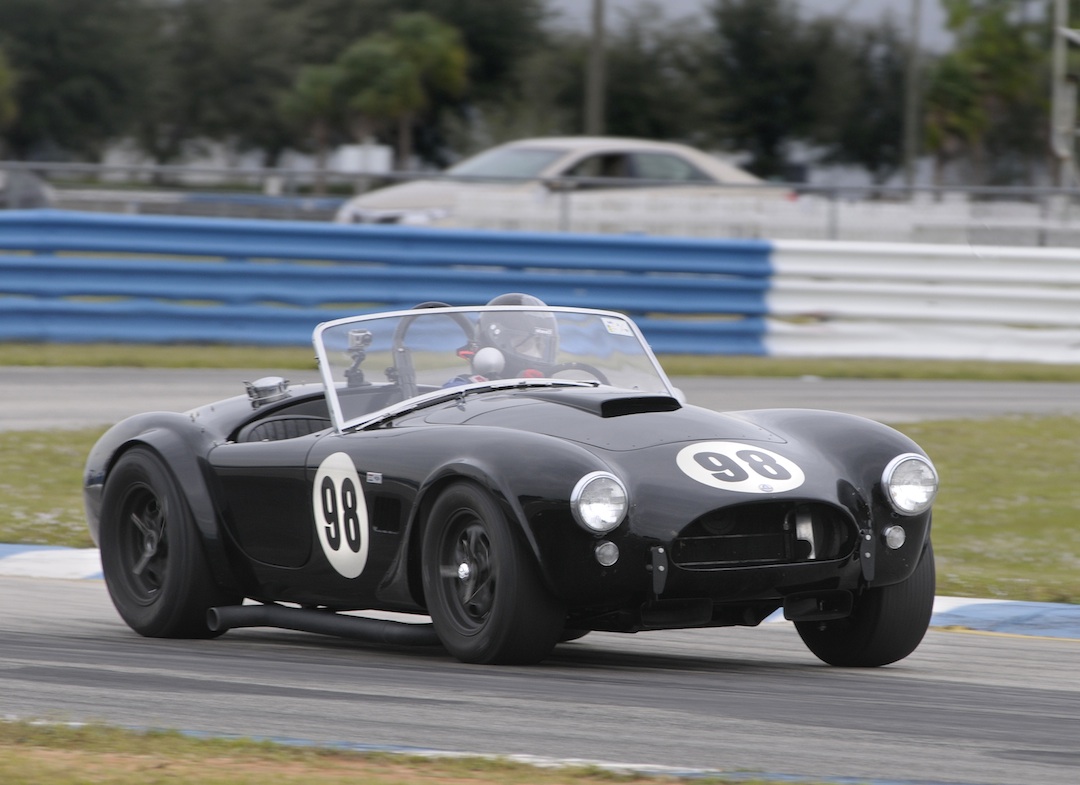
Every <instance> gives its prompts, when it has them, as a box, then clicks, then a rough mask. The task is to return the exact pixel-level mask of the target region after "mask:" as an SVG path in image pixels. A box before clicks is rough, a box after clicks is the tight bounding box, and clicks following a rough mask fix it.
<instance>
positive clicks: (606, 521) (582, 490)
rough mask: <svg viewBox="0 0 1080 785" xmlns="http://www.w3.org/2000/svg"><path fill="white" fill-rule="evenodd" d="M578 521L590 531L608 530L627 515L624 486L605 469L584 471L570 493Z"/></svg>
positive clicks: (601, 531)
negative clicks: (586, 472) (589, 472)
mask: <svg viewBox="0 0 1080 785" xmlns="http://www.w3.org/2000/svg"><path fill="white" fill-rule="evenodd" d="M570 507H571V508H572V509H573V510H574V517H575V518H577V522H578V523H580V524H581V525H582V526H584V527H585V528H586V529H588V530H589V531H591V532H596V533H597V534H601V533H603V532H609V531H611V530H612V529H614V528H615V527H616V526H618V525H619V524H620V523H622V520H623V518H625V517H626V507H627V503H626V488H625V487H624V486H623V484H622V483H621V482H619V478H618V477H616V476H615V475H614V474H610V473H608V472H593V473H592V474H586V475H585V476H584V477H582V478H581V479H580V480H578V482H577V485H575V486H574V492H573V493H571V494H570Z"/></svg>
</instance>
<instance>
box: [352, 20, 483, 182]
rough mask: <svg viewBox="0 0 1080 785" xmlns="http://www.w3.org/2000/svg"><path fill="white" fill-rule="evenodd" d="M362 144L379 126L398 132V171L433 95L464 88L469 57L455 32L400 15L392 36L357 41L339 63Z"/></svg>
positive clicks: (433, 22) (456, 92)
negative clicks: (418, 117)
mask: <svg viewBox="0 0 1080 785" xmlns="http://www.w3.org/2000/svg"><path fill="white" fill-rule="evenodd" d="M337 65H338V67H339V68H340V69H341V71H342V85H343V88H344V94H345V95H346V96H347V98H346V102H347V106H348V108H349V110H350V111H351V112H353V113H354V115H355V126H354V130H355V132H356V133H357V135H358V136H359V138H360V139H361V140H363V139H364V138H366V137H367V136H368V135H370V134H371V132H372V130H373V127H374V126H377V125H379V124H382V123H388V124H393V125H394V126H395V127H396V129H397V145H396V148H397V150H396V157H397V166H398V168H399V169H400V168H404V167H405V166H407V165H408V162H409V160H410V158H411V157H412V129H413V124H414V123H415V122H416V118H417V116H418V115H419V113H420V112H422V111H424V110H425V109H427V108H428V106H430V104H431V99H432V96H433V95H435V94H437V93H442V94H444V95H448V96H457V95H460V94H461V92H462V91H463V90H464V89H465V83H466V73H467V68H468V53H467V51H466V49H465V45H464V44H463V43H462V39H461V34H460V33H459V32H458V31H457V29H455V28H453V27H451V26H449V25H446V24H444V23H442V22H440V21H439V20H437V19H436V18H435V17H433V16H431V15H430V14H425V13H414V14H403V15H401V16H398V17H397V18H396V19H395V20H394V21H393V23H392V24H391V27H390V31H389V32H386V33H376V34H374V35H371V36H368V37H366V38H363V39H361V40H360V41H357V42H356V43H355V44H353V45H352V46H351V47H349V49H347V50H346V51H345V52H344V53H343V54H342V55H341V57H340V58H339V59H338V61H337Z"/></svg>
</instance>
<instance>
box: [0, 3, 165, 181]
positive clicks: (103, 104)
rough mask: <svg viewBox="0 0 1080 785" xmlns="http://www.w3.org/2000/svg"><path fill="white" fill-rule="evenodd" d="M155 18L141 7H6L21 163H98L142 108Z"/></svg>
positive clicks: (3, 22) (4, 29)
mask: <svg viewBox="0 0 1080 785" xmlns="http://www.w3.org/2000/svg"><path fill="white" fill-rule="evenodd" d="M149 21H150V12H149V7H148V5H147V3H145V2H142V0H95V2H93V3H87V2H85V1H84V0H2V2H0V46H3V49H4V51H5V53H6V54H7V56H8V58H9V59H10V62H11V66H12V68H14V69H15V71H16V72H17V73H18V74H19V79H18V82H17V84H16V85H15V98H16V102H17V104H18V106H19V115H18V117H17V119H15V120H14V122H13V124H12V125H11V126H10V128H9V131H8V141H9V143H10V146H11V148H12V151H13V153H14V155H16V156H17V157H20V158H25V157H28V156H31V155H44V154H49V155H52V156H57V155H60V156H67V155H80V156H85V157H88V158H90V159H92V160H94V159H98V158H99V157H100V156H101V154H102V152H103V150H104V148H105V145H106V144H107V143H108V142H109V141H111V140H113V139H115V138H117V137H118V136H120V135H122V134H123V133H125V132H126V131H127V130H128V129H130V128H131V126H132V122H133V120H134V118H135V116H136V115H137V114H138V112H139V111H140V108H141V98H142V85H141V78H142V74H144V73H145V71H146V67H147V63H148V60H149V58H150V57H151V55H152V52H151V51H150V50H149V49H148V47H147V46H146V44H145V42H146V40H147V32H148V29H149V24H148V23H149Z"/></svg>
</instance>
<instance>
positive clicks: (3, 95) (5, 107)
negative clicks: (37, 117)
mask: <svg viewBox="0 0 1080 785" xmlns="http://www.w3.org/2000/svg"><path fill="white" fill-rule="evenodd" d="M15 82H16V78H15V72H14V71H13V70H12V69H11V66H9V65H8V61H7V58H6V57H5V56H4V53H3V52H2V51H0V131H5V130H7V129H8V128H9V127H10V126H11V124H12V123H14V122H15V118H16V117H18V116H19V105H18V102H17V100H16V98H15ZM2 142H3V139H0V155H2V154H3V144H2Z"/></svg>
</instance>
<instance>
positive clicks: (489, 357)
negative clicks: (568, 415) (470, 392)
mask: <svg viewBox="0 0 1080 785" xmlns="http://www.w3.org/2000/svg"><path fill="white" fill-rule="evenodd" d="M488 305H526V306H536V307H537V308H546V307H547V305H546V304H545V303H544V301H543V300H540V299H539V298H537V297H533V296H532V295H530V294H521V293H519V292H512V293H509V294H500V295H499V296H498V297H496V298H495V299H493V300H491V301H490V302H489V303H488ZM475 347H476V348H475V351H474V352H473V353H471V356H469V362H470V364H471V366H472V374H471V375H461V376H456V377H454V378H453V379H451V380H450V381H449V382H447V383H446V384H444V385H443V386H444V387H451V386H456V385H460V384H469V383H470V382H483V381H487V380H489V379H516V378H524V379H538V378H541V377H544V376H547V375H548V373H549V372H550V370H551V368H552V366H554V365H555V356H556V354H557V353H558V351H559V332H558V328H557V326H556V323H555V317H554V316H553V315H552V314H550V313H543V312H540V311H501V312H494V313H484V314H481V316H480V321H479V323H478V324H477V328H476V341H475ZM468 354H469V353H468V352H464V353H463V352H459V355H460V356H463V357H464V356H466V355H468Z"/></svg>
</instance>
